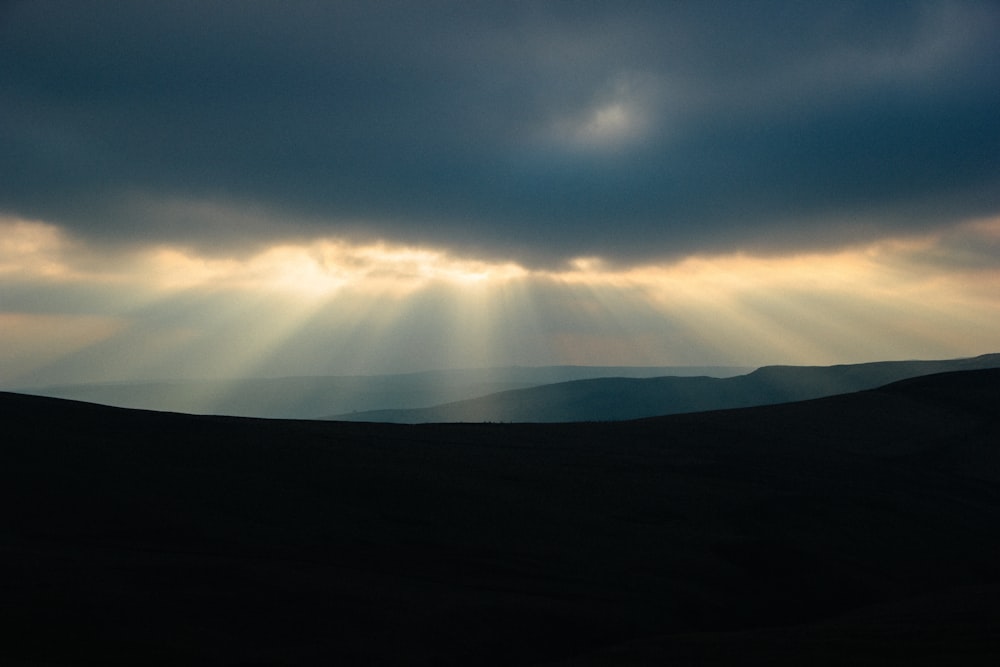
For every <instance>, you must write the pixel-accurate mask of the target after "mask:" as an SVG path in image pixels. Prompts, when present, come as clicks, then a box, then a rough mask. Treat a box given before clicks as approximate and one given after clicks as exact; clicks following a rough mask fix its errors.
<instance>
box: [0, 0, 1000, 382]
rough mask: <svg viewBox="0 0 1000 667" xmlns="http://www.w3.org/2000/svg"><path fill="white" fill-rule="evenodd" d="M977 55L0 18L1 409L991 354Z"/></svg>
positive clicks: (606, 36) (859, 45) (561, 29)
mask: <svg viewBox="0 0 1000 667" xmlns="http://www.w3.org/2000/svg"><path fill="white" fill-rule="evenodd" d="M998 36H1000V3H996V2H987V1H980V2H977V1H962V0H956V1H953V2H949V1H942V2H895V3H894V2H878V3H873V2H846V1H845V2H815V3H812V2H766V1H754V2H732V1H730V2H705V1H702V2H678V3H668V2H634V3H629V2H614V3H608V2H605V3H595V2H561V3H557V2H471V1H464V2H281V3H278V2H239V3H234V2H206V1H204V0H198V1H192V2H184V1H174V2H88V1H86V0H77V1H66V2H44V1H30V2H28V1H26V2H3V3H0V227H3V229H2V230H0V231H3V232H4V236H3V240H0V290H2V291H0V298H2V301H0V324H2V325H4V329H3V330H0V343H4V342H6V346H5V347H6V350H7V351H6V352H3V353H0V384H8V385H9V384H12V383H15V384H16V383H17V382H43V381H87V380H91V379H115V378H117V377H119V376H126V375H127V376H136V377H146V376H150V375H154V374H163V373H167V374H170V373H171V372H175V373H178V374H191V373H195V374H197V373H198V372H199V371H200V372H202V373H234V374H241V373H244V372H251V371H253V372H259V373H272V374H285V373H287V374H292V373H300V372H309V371H313V372H338V371H344V372H365V371H370V372H384V371H386V370H393V369H400V370H415V369H419V368H421V367H433V366H442V365H447V366H458V365H481V364H501V365H502V364H506V363H526V364H528V363H530V364H536V363H594V364H619V363H637V364H638V363H657V364H670V363H695V364H700V363H737V364H746V365H753V364H757V363H769V362H780V361H785V362H790V363H804V362H805V363H808V362H810V361H812V362H816V363H828V362H836V361H859V360H866V359H868V358H870V357H872V356H877V357H878V358H887V357H895V358H903V357H914V356H923V357H927V356H941V355H943V356H965V355H967V354H974V353H982V352H988V351H997V350H1000V324H998V322H1000V305H998V296H997V295H998V294H1000V280H998V272H1000V113H998V111H997V110H998V109H1000V38H998ZM237 304H246V305H245V307H244V306H237ZM224 311H225V312H229V315H228V316H227V317H228V319H227V320H226V323H225V324H222V323H221V322H220V321H219V317H220V314H221V313H223V312H224ZM230 311H232V312H230ZM819 322H823V323H824V324H822V325H820V324H819ZM727 332H728V333H727ZM735 332H739V333H735ZM248 336H249V337H250V338H252V339H253V340H252V341H251V342H248ZM446 339H447V340H450V343H449V344H448V345H447V346H444V345H443V342H442V341H444V340H446ZM363 345H366V346H369V347H371V348H372V349H371V350H366V351H365V353H364V354H361V353H360V352H359V350H360V349H361V346H363ZM236 348H239V349H240V350H242V352H241V353H240V354H238V355H237V354H234V353H233V350H234V349H236ZM178 359H185V360H187V361H186V363H187V364H188V365H187V366H185V365H183V364H181V365H178V364H179V361H178ZM209 359H211V360H213V361H212V362H211V363H210V362H208V361H207V360H209Z"/></svg>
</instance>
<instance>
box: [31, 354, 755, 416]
mask: <svg viewBox="0 0 1000 667" xmlns="http://www.w3.org/2000/svg"><path fill="white" fill-rule="evenodd" d="M747 370H749V369H745V368H737V367H725V366H718V367H712V366H650V367H638V366H636V367H629V366H540V367H529V366H512V367H507V368H483V369H464V370H461V369H460V370H445V371H426V372H421V373H404V374H399V375H350V376H346V375H345V376H315V377H310V376H305V377H284V378H245V379H233V380H173V381H160V382H142V383H136V382H122V383H98V384H75V385H63V386H48V387H33V388H30V389H14V391H19V392H21V393H26V394H34V395H39V396H53V397H57V398H69V399H73V400H78V401H88V402H90V403H101V404H103V405H114V406H118V407H123V408H139V409H144V410H167V411H171V412H187V413H192V414H218V415H233V416H240V417H269V418H277V419H320V418H323V417H325V416H327V415H330V414H334V413H338V412H345V413H349V412H352V411H358V410H371V409H375V408H379V409H381V408H395V409H408V408H418V407H426V406H430V405H436V404H438V403H445V402H448V401H456V400H460V399H467V398H472V397H474V396H483V395H486V394H491V393H495V392H498V391H504V390H509V389H519V388H525V387H532V386H536V385H540V384H548V383H552V382H564V381H567V380H574V379H580V378H594V377H654V376H658V375H711V376H714V377H728V376H732V375H737V374H740V373H745V372H747Z"/></svg>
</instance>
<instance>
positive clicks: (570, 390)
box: [329, 354, 1000, 424]
mask: <svg viewBox="0 0 1000 667" xmlns="http://www.w3.org/2000/svg"><path fill="white" fill-rule="evenodd" d="M998 367H1000V354H986V355H982V356H979V357H974V358H970V359H952V360H941V361H882V362H874V363H866V364H850V365H839V366H764V367H763V368H759V369H757V370H755V371H753V372H752V373H749V374H746V375H740V376H736V377H726V378H722V377H676V376H668V377H654V378H624V377H619V378H608V377H605V378H594V379H585V380H574V381H569V382H560V383H556V384H548V385H543V386H536V387H530V388H523V389H514V390H509V391H503V392H499V393H495V394H490V395H488V396H481V397H478V398H472V399H468V400H462V401H456V402H452V403H446V404H443V405H436V406H433V407H427V408H418V409H405V410H400V409H390V410H371V411H361V412H352V413H342V414H336V415H332V416H330V417H329V418H330V419H335V420H345V421H372V422H390V423H401V424H419V423H433V422H574V421H610V420H624V419H639V418H642V417H654V416H657V415H668V414H679V413H685V412H702V411H705V410H722V409H727V408H742V407H753V406H760V405H771V404H775V403H785V402H788V401H801V400H806V399H811V398H820V397H822V396H832V395H834V394H842V393H847V392H853V391H861V390H864V389H871V388H874V387H878V386H881V385H884V384H887V383H889V382H894V381H896V380H902V379H906V378H911V377H917V376H920V375H927V374H930V373H942V372H947V371H960V370H972V369H982V368H998Z"/></svg>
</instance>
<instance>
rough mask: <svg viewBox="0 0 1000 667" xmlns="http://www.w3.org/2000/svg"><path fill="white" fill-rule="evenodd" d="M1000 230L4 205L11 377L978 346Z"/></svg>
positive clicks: (713, 358) (994, 298)
mask: <svg viewBox="0 0 1000 667" xmlns="http://www.w3.org/2000/svg"><path fill="white" fill-rule="evenodd" d="M997 245H1000V219H990V220H978V221H972V222H969V223H968V224H965V225H963V226H960V227H957V228H954V229H952V230H950V231H947V232H936V233H928V234H924V235H920V236H908V237H900V238H892V239H886V240H883V241H881V242H878V243H872V244H867V245H862V246H857V247H851V248H842V249H838V250H836V251H831V252H809V253H805V252H803V253H798V254H789V255H786V256H767V257H759V256H753V255H749V254H740V253H735V254H729V255H715V256H691V257H687V258H684V259H681V260H679V261H674V262H669V263H663V264H659V265H646V266H633V267H618V266H612V265H608V264H606V263H604V262H603V261H602V260H601V259H600V258H598V257H590V258H579V259H577V260H575V261H574V262H571V263H570V264H569V265H568V266H566V267H564V268H562V269H550V270H528V269H526V268H524V267H521V266H518V265H516V264H513V263H495V262H488V261H485V260H478V259H470V258H462V257H456V256H454V255H452V254H449V253H448V252H447V251H445V250H440V249H432V248H415V247H407V246H396V245H392V244H389V243H371V244H351V243H348V242H346V241H342V240H337V239H316V240H314V241H311V242H304V243H281V244H275V245H273V246H271V247H269V248H265V249H263V250H259V251H257V252H253V253H248V254H246V255H244V256H232V257H218V256H208V255H202V254H199V253H197V252H195V251H193V250H190V249H185V248H180V247H169V246H163V245H160V246H153V247H145V248H134V249H131V250H122V249H115V250H110V251H102V250H101V249H100V248H97V247H91V246H87V245H85V244H83V243H81V242H78V241H73V240H71V239H68V238H66V237H64V236H63V235H62V234H61V233H60V232H59V230H58V228H56V227H53V226H51V225H47V224H44V223H39V222H30V221H24V220H9V219H8V220H3V221H0V278H2V279H3V281H4V282H3V284H4V289H5V291H6V293H7V294H8V298H5V299H4V302H3V304H2V306H0V325H2V328H0V343H2V345H3V350H4V352H3V354H2V355H0V373H2V375H0V380H3V381H5V382H8V383H9V382H11V381H13V380H14V379H16V378H17V377H26V376H30V375H31V373H32V372H34V371H36V370H37V369H40V368H46V367H48V366H50V365H53V364H58V363H61V360H63V359H64V358H67V357H72V356H73V355H77V356H80V357H86V355H88V354H96V353H97V352H100V353H101V354H104V355H106V357H107V358H108V359H111V358H112V354H113V353H114V352H115V351H116V350H126V351H127V354H124V355H121V358H122V359H123V360H122V361H115V362H114V363H112V362H110V361H108V362H106V363H105V366H106V368H105V371H104V372H107V373H108V374H110V375H113V376H114V377H118V376H119V375H121V374H123V373H126V372H127V373H130V374H131V375H133V376H139V377H154V376H156V375H157V374H160V375H162V374H163V373H165V372H170V369H173V368H175V367H177V366H178V364H182V365H183V364H188V365H189V366H190V367H191V368H197V369H201V370H202V371H204V372H205V373H206V374H208V373H216V374H225V375H229V376H233V375H246V374H252V373H253V372H254V370H255V369H257V368H258V367H263V366H266V362H267V360H268V359H270V358H272V357H276V356H281V355H282V354H285V355H287V354H289V352H288V348H289V346H299V347H300V348H301V352H298V353H297V354H298V357H301V361H300V362H299V364H300V369H301V368H306V369H309V368H311V367H310V365H309V362H308V358H307V357H308V355H309V352H308V348H309V346H310V345H311V346H313V347H314V348H315V350H314V352H315V353H316V354H320V353H322V354H324V355H327V357H323V358H324V359H325V361H324V363H328V364H332V366H333V367H337V365H336V364H337V363H339V362H337V361H336V359H338V358H348V357H349V361H350V363H349V364H348V366H349V369H350V370H351V372H366V370H367V371H368V372H384V371H385V370H386V369H385V368H382V367H380V366H379V364H380V363H386V364H388V363H389V361H388V359H389V358H392V359H394V360H396V361H395V362H398V363H403V364H405V363H407V362H409V363H411V364H412V365H413V367H414V368H411V369H407V370H412V369H416V368H419V367H442V366H474V365H504V364H513V363H516V364H524V365H541V364H548V363H551V364H559V363H572V364H596V365H601V364H604V365H619V364H621V365H628V364H635V365H668V364H705V363H719V364H734V365H758V364H764V363H816V364H822V363H851V362H859V361H868V360H875V359H890V358H904V357H908V358H918V357H922V358H933V357H948V356H969V355H972V354H978V353H983V352H988V351H993V350H996V349H998V348H1000V267H998V266H997V265H996V262H995V261H994V260H993V259H992V258H993V257H995V253H994V252H993V250H992V249H995V248H996V246H997ZM79 294H83V295H85V296H75V295H79ZM67 295H68V296H67ZM291 341H296V342H295V343H294V344H293V343H292V342H291ZM408 346H412V349H409V348H408ZM95 351H96V352H95ZM199 355H200V356H199ZM338 355H340V356H339V357H338ZM298 357H297V358H298ZM199 359H203V360H201V361H198V360H199ZM178 360H184V361H183V362H180V361H178ZM395 362H394V363H395ZM343 363H347V362H343ZM324 368H327V366H324ZM290 372H291V371H290ZM297 372H302V371H301V370H299V371H297ZM87 379H88V378H82V379H81V381H85V380H87Z"/></svg>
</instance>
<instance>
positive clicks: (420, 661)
mask: <svg viewBox="0 0 1000 667" xmlns="http://www.w3.org/2000/svg"><path fill="white" fill-rule="evenodd" d="M973 363H985V361H984V360H980V361H978V362H972V361H970V362H969V364H970V365H971V364H973ZM866 366H868V365H866ZM874 367H875V368H882V369H883V371H884V372H899V370H898V367H897V366H894V365H888V366H882V365H875V366H874ZM894 368H895V369H897V370H896V371H892V369H894ZM910 368H911V370H912V369H914V368H917V367H916V366H911V367H910ZM919 368H920V370H927V369H928V368H930V366H927V365H924V366H919ZM862 370H865V373H862V372H861V371H862ZM868 370H870V369H864V368H862V369H859V368H858V367H841V368H840V369H839V370H837V371H836V372H834V371H819V370H811V371H809V370H806V371H804V370H802V369H764V370H762V371H760V372H758V373H755V374H751V375H754V376H755V377H756V378H757V379H756V382H758V383H759V385H758V386H765V387H766V386H770V387H773V393H772V394H771V396H772V398H775V399H777V398H782V397H787V396H788V395H789V394H787V393H782V392H784V391H786V389H785V388H786V387H787V386H789V384H790V383H791V384H793V380H799V381H801V380H803V379H808V380H810V387H814V386H815V385H817V384H822V383H830V382H834V381H837V382H851V381H860V380H858V378H859V377H862V376H863V377H864V378H868V377H870V375H867V374H866V373H867V371H868ZM831 373H832V374H831ZM859 373H860V374H861V375H859ZM830 378H835V380H831V379H830ZM744 381H748V380H744ZM699 382H700V380H699ZM823 386H824V387H826V389H828V388H829V384H826V385H823ZM826 389H824V390H826ZM998 405H1000V370H997V369H993V370H978V371H977V370H969V371H963V372H952V373H944V374H936V375H925V376H921V377H916V378H911V379H908V380H903V381H900V382H897V383H894V384H890V385H887V386H884V387H881V388H878V389H873V390H869V391H864V392H860V393H853V394H842V395H837V396H833V397H827V398H822V399H816V400H811V401H805V402H796V403H782V404H780V405H772V406H766V407H758V408H752V409H746V410H727V411H716V412H700V413H691V414H679V415H672V416H667V417H656V418H650V419H643V420H637V421H627V422H604V423H570V424H424V425H401V424H372V423H368V424H362V423H347V422H325V421H295V420H288V421H285V420H265V419H246V418H235V417H219V416H196V415H184V414H172V413H163V412H149V411H139V410H127V409H121V408H112V407H105V406H99V405H93V404H88V403H81V402H76V401H67V400H62V399H53V398H46V397H38V396H27V395H21V394H9V393H0V415H2V419H3V428H4V437H3V438H2V439H0V591H2V595H0V626H2V627H3V629H4V641H3V643H2V644H0V662H2V663H3V664H7V665H78V664H93V663H94V662H99V663H101V664H110V665H138V664H142V665H147V664H148V665H214V664H227V665H236V664H247V665H249V664H256V665H316V664H345V665H361V664H364V665H372V664H378V665H387V666H394V665H400V666H401V665H407V666H410V665H422V666H423V665H426V666H429V665H445V666H448V665H453V666H454V665H485V666H499V665H504V666H515V667H516V666H519V665H543V664H545V665H560V666H561V667H584V666H588V667H602V666H608V667H610V666H615V667H620V666H623V665H625V666H629V665H631V666H638V665H659V664H680V665H686V666H689V667H690V666H693V667H706V666H708V665H732V664H740V665H764V664H767V665H778V666H791V665H796V666H798V665H826V666H831V665H843V664H878V665H907V667H910V666H912V665H917V666H919V665H943V664H948V665H952V664H954V665H963V666H964V665H982V666H984V667H985V666H987V665H989V666H992V665H996V664H1000V635H998V633H997V628H998V627H1000V602H998V600H1000V559H998V558H997V554H1000V531H998V530H997V526H1000V411H998V410H997V406H998Z"/></svg>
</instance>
